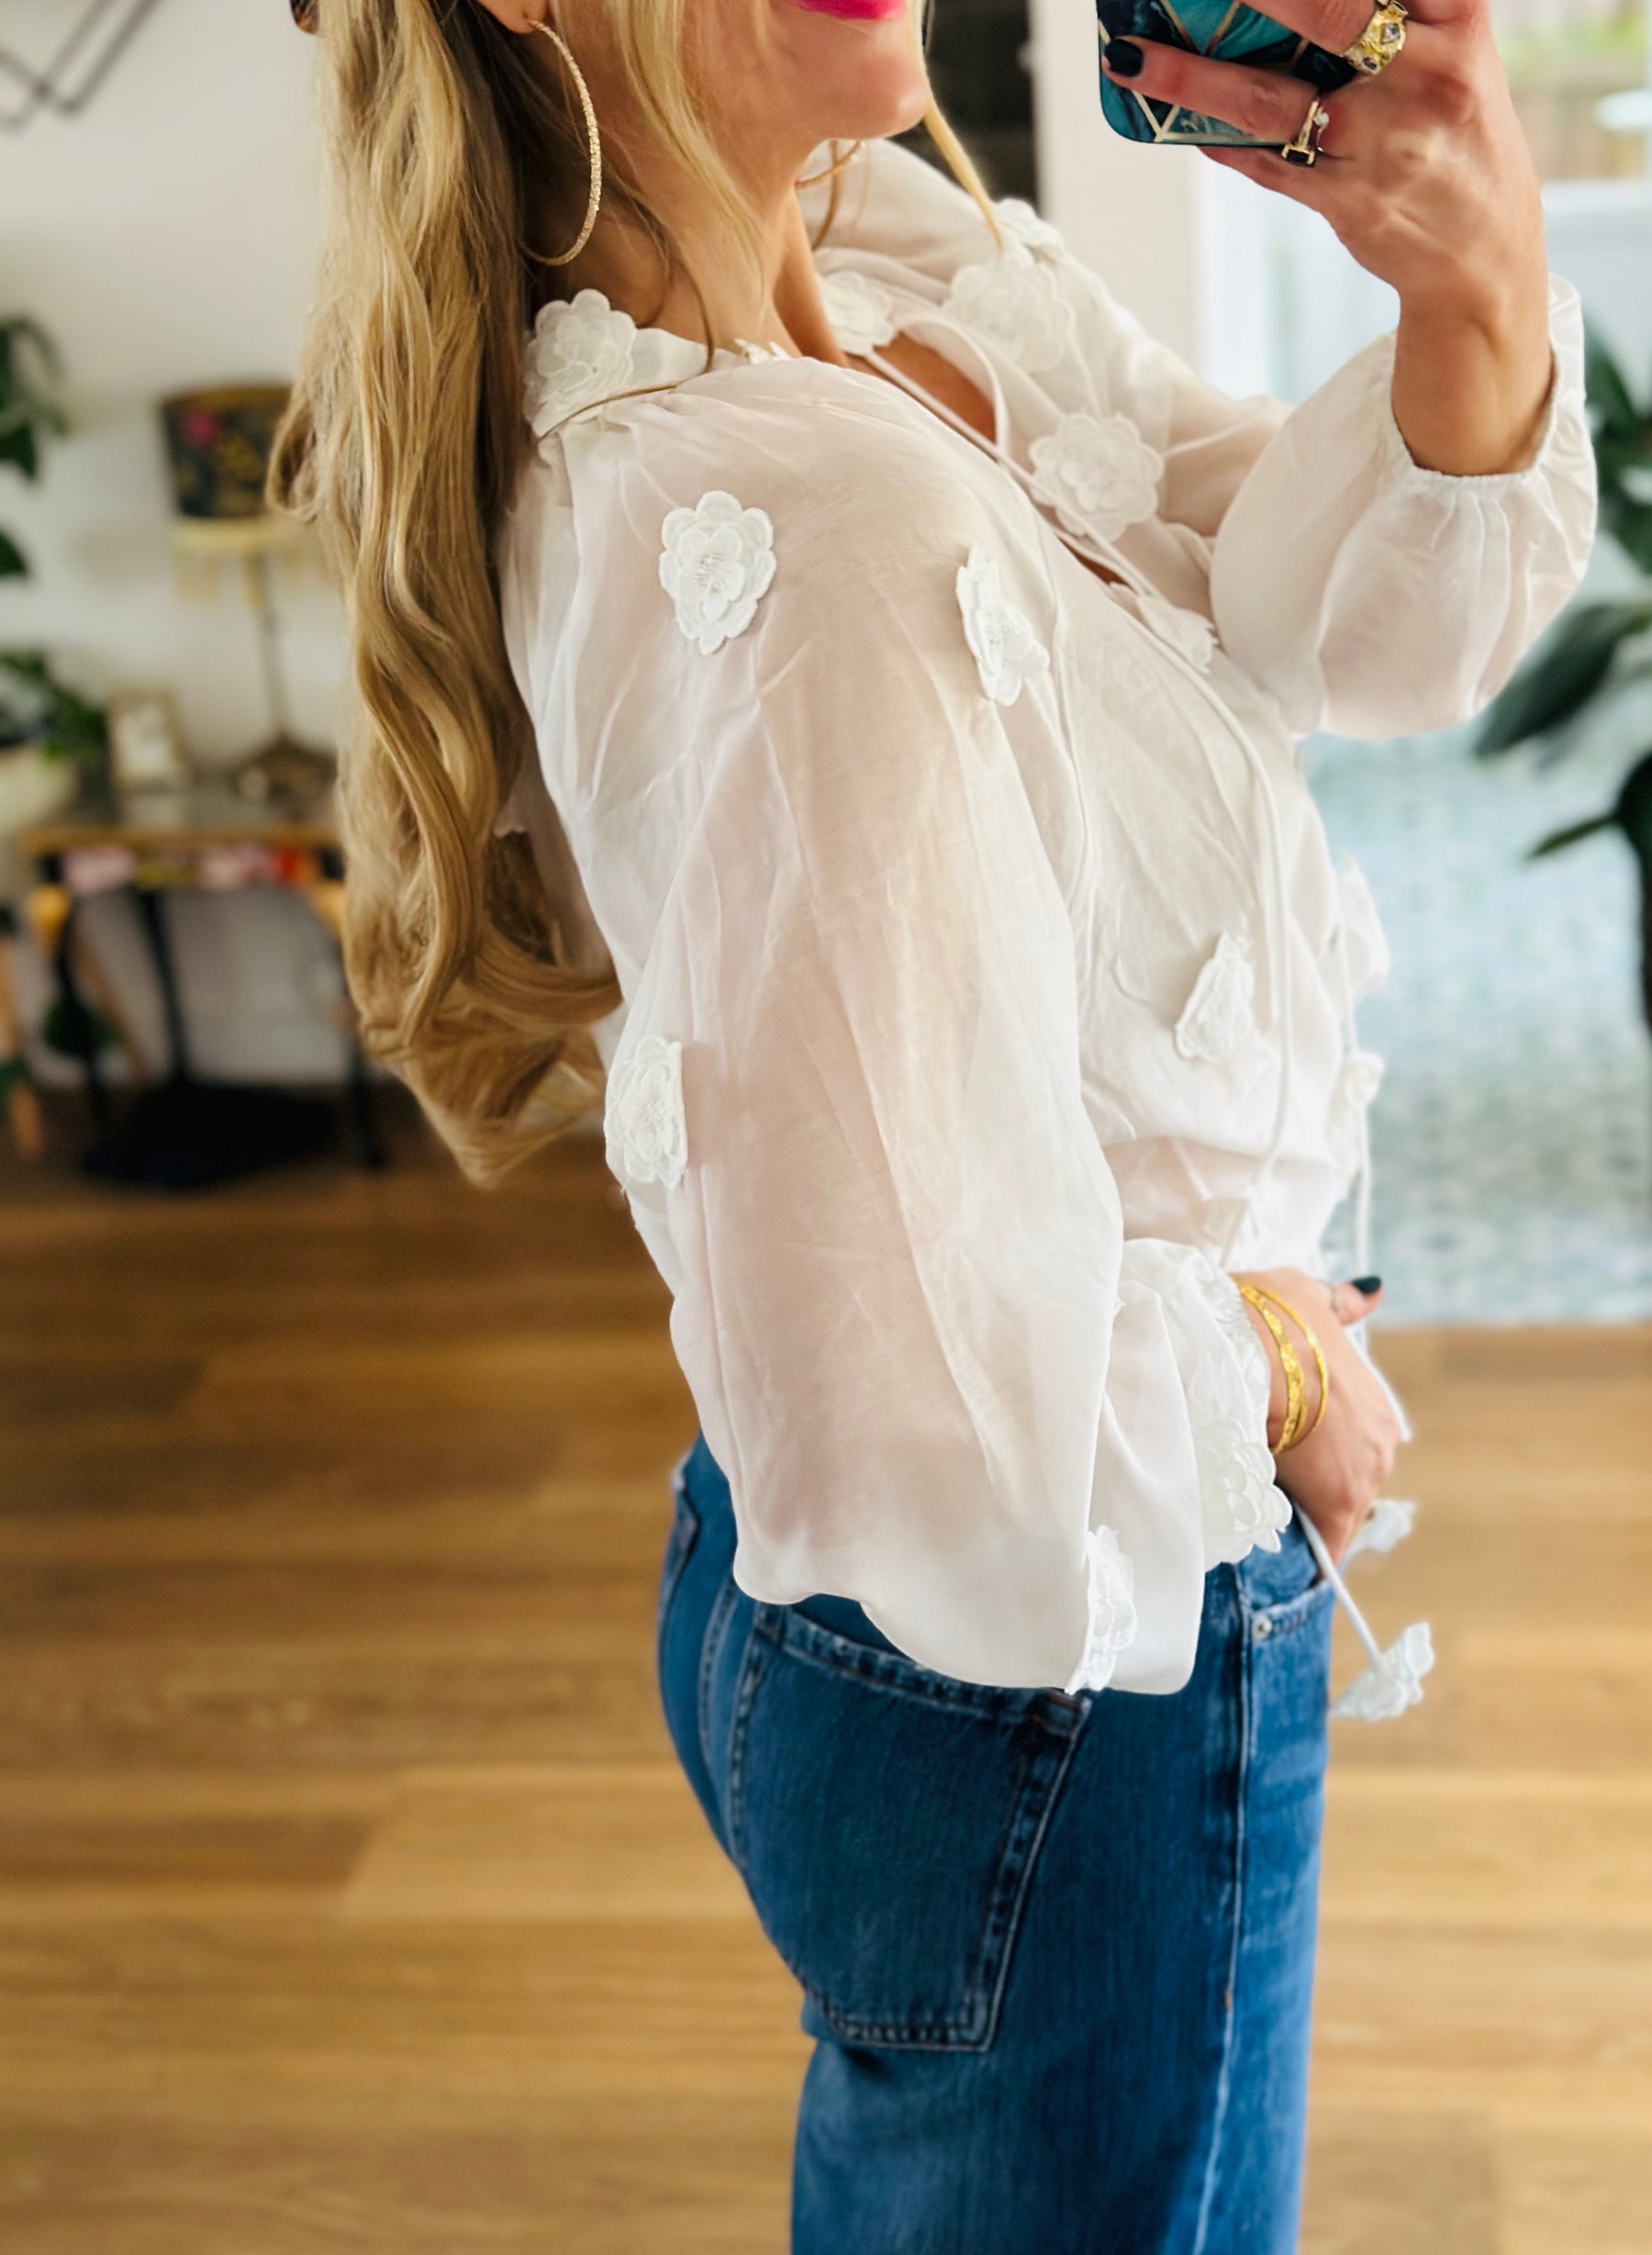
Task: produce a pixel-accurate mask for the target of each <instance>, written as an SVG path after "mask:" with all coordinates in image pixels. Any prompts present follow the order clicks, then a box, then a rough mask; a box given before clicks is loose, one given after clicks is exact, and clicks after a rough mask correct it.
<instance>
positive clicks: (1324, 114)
mask: <svg viewBox="0 0 1652 2255" xmlns="http://www.w3.org/2000/svg"><path fill="white" fill-rule="evenodd" d="M1330 122H1331V113H1330V111H1329V110H1328V109H1327V108H1326V107H1325V106H1324V104H1323V102H1322V101H1321V100H1320V98H1319V96H1318V95H1314V97H1313V99H1312V102H1310V103H1309V105H1308V115H1307V116H1306V117H1304V118H1303V120H1302V129H1301V131H1300V133H1299V134H1298V135H1297V137H1296V139H1295V140H1293V141H1287V142H1286V143H1285V145H1284V147H1283V148H1282V149H1281V150H1280V151H1279V154H1280V155H1281V156H1282V157H1283V158H1284V160H1285V162H1286V163H1287V164H1317V163H1318V162H1319V160H1320V156H1321V154H1322V144H1323V140H1324V138H1325V128H1326V127H1327V126H1328V125H1329V124H1330Z"/></svg>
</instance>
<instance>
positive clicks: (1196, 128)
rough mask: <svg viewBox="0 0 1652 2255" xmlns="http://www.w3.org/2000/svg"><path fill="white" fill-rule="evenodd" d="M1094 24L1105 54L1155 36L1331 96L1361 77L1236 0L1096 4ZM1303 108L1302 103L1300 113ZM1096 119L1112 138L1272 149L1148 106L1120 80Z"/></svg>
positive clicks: (1110, 84) (1104, 86) (1205, 120)
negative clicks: (1116, 44)
mask: <svg viewBox="0 0 1652 2255" xmlns="http://www.w3.org/2000/svg"><path fill="white" fill-rule="evenodd" d="M1096 24H1097V28H1098V30H1099V34H1100V39H1101V46H1102V49H1103V50H1104V51H1105V50H1106V47H1107V43H1108V41H1109V40H1110V39H1156V40H1157V41H1158V42H1159V43H1160V44H1161V45H1162V46H1166V47H1185V48H1187V49H1189V50H1190V51H1191V52H1192V53H1194V54H1199V55H1211V56H1214V57H1215V58H1216V59H1217V60H1218V61H1222V62H1243V63H1245V64H1247V65H1248V66H1249V68H1251V69H1252V70H1256V71H1275V72H1278V73H1282V74H1284V75H1286V76H1288V77H1290V78H1300V80H1301V81H1302V83H1303V84H1304V85H1306V86H1311V87H1312V88H1314V89H1315V90H1316V91H1317V92H1318V93H1320V94H1334V93H1335V91H1336V89H1337V88H1338V87H1339V86H1345V85H1347V84H1349V83H1350V82H1351V81H1352V80H1354V79H1356V78H1357V77H1358V75H1359V73H1357V71H1356V70H1355V68H1354V66H1353V64H1352V63H1351V62H1346V61H1344V59H1343V57H1342V56H1341V55H1333V54H1330V53H1328V52H1327V50H1325V49H1324V48H1323V47H1315V46H1314V45H1313V44H1312V42H1311V41H1310V40H1308V39H1302V38H1301V37H1300V35H1299V34H1298V33H1297V32H1294V31H1287V30H1286V29H1285V28H1284V26H1283V25H1282V24H1276V23H1275V22H1274V21H1273V19H1272V17H1267V16H1263V15H1260V14H1258V12H1257V11H1256V9H1255V8H1247V7H1245V6H1241V5H1240V0H1096ZM1306 109H1307V105H1306V103H1304V104H1303V110H1304V113H1305V112H1306ZM1101 114H1102V116H1103V117H1105V118H1106V119H1107V122H1108V124H1109V125H1110V126H1111V128H1113V130H1114V132H1115V133H1122V134H1123V135H1124V136H1125V138H1126V139H1127V140H1133V141H1160V142H1168V143H1171V144H1178V143H1179V144H1183V145H1189V146H1191V147H1194V148H1202V149H1211V148H1223V149H1277V148H1278V145H1279V144H1278V141H1258V140H1256V138H1255V136H1254V135H1252V134H1249V133H1241V132H1240V131H1239V130H1238V128H1236V127H1234V126H1230V125H1224V124H1222V122H1221V120H1220V119H1218V118H1215V117H1201V116H1200V114H1199V112H1198V111H1197V110H1190V109H1178V107H1176V106H1175V105H1174V104H1172V103H1168V102H1150V101H1148V100H1147V98H1146V96H1145V95H1139V94H1133V93H1132V91H1131V90H1130V88H1129V87H1128V86H1127V85H1125V84H1122V83H1121V82H1120V81H1119V80H1117V79H1112V78H1109V77H1108V76H1107V75H1106V73H1102V78H1101Z"/></svg>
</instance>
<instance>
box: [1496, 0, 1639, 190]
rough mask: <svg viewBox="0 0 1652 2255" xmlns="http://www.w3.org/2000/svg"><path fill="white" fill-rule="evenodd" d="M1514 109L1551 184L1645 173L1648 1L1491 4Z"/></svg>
mask: <svg viewBox="0 0 1652 2255" xmlns="http://www.w3.org/2000/svg"><path fill="white" fill-rule="evenodd" d="M1492 14H1493V17H1494V20H1495V22H1496V25H1497V38H1498V45H1499V46H1500V47H1501V50H1502V57H1503V62H1504V65H1505V67H1506V68H1507V70H1508V73H1509V80H1510V84H1512V87H1513V89H1514V101H1515V106H1516V107H1517V108H1518V110H1519V112H1520V117H1521V122H1522V124H1523V125H1524V127H1525V130H1526V138H1527V140H1529V142H1530V143H1531V148H1532V153H1533V155H1534V157H1535V159H1536V162H1537V169H1538V171H1539V172H1540V173H1542V175H1543V177H1544V179H1545V180H1623V179H1638V178H1643V177H1644V176H1645V175H1646V171H1647V163H1646V149H1647V140H1648V133H1649V132H1652V93H1649V92H1648V73H1647V42H1646V25H1647V15H1648V9H1647V0H1492Z"/></svg>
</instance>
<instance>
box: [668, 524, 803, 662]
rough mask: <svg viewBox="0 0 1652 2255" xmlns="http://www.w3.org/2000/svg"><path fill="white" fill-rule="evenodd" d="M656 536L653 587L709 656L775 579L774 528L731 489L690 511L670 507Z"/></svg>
mask: <svg viewBox="0 0 1652 2255" xmlns="http://www.w3.org/2000/svg"><path fill="white" fill-rule="evenodd" d="M663 537H664V543H665V547H664V554H663V555H662V556H661V558H660V585H661V586H663V587H664V590H665V592H666V594H667V595H668V596H670V597H671V599H672V601H673V602H674V603H675V605H676V622H677V624H678V626H679V627H680V628H681V629H682V631H683V632H684V633H685V634H686V636H687V638H688V640H689V641H690V642H692V643H693V644H694V646H695V648H696V649H697V650H698V652H699V653H700V655H701V656H702V657H707V658H709V657H710V656H712V655H713V654H714V653H716V652H717V651H719V650H720V649H721V648H722V646H723V644H724V643H725V642H729V641H730V640H731V639H732V637H733V636H734V635H736V634H743V633H744V632H745V631H746V629H747V627H749V626H750V625H751V623H752V621H753V619H754V618H755V617H756V616H757V606H758V604H759V603H761V602H762V600H763V598H764V597H765V595H766V594H767V593H768V591H769V588H770V586H771V585H772V584H773V581H774V577H775V528H774V526H773V525H772V524H771V523H770V522H769V519H768V517H767V515H766V513H765V511H764V510H762V509H748V508H742V507H741V505H740V503H739V502H738V501H737V500H736V499H735V498H734V497H733V495H732V494H731V493H709V494H703V495H702V496H701V497H700V498H699V500H698V501H697V502H696V503H695V505H694V507H693V508H691V509H673V510H672V512H671V514H670V516H669V517H667V518H666V519H665V523H664V536H663Z"/></svg>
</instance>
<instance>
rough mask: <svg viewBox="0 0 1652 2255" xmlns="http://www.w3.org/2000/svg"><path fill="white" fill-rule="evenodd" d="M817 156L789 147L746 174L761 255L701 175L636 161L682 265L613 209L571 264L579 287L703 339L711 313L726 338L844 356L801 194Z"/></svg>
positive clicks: (570, 281)
mask: <svg viewBox="0 0 1652 2255" xmlns="http://www.w3.org/2000/svg"><path fill="white" fill-rule="evenodd" d="M808 162H809V152H808V151H805V152H803V153H802V154H801V155H797V154H796V152H792V151H787V152H785V155H784V156H783V157H782V158H781V159H779V160H778V161H776V162H774V163H772V164H771V165H770V166H769V167H768V168H767V172H766V174H765V176H761V177H759V178H756V179H753V178H752V177H751V176H750V174H749V173H748V176H747V177H746V178H745V179H744V180H743V181H742V183H741V185H742V189H743V191H744V193H745V195H747V197H748V199H749V202H750V207H751V208H752V210H753V213H754V215H755V218H756V243H757V256H756V257H755V258H754V259H753V258H751V257H749V256H747V255H745V251H744V246H743V245H741V246H739V248H738V250H736V246H735V245H734V244H733V242H732V241H731V229H730V226H729V223H728V220H727V218H726V217H725V216H724V215H723V214H722V213H721V212H720V211H719V210H717V209H716V208H715V207H713V206H712V205H711V203H710V201H709V198H708V197H707V196H706V195H704V193H703V192H702V191H700V190H699V189H698V187H697V186H696V185H695V184H692V183H688V182H685V181H684V180H683V179H682V178H681V177H680V176H679V177H676V178H675V179H674V178H666V177H663V176H661V175H662V173H664V165H663V164H656V165H654V166H653V167H650V166H647V165H635V164H631V165H628V167H627V170H628V171H629V172H630V173H631V177H632V178H633V179H634V180H635V181H636V184H637V187H638V189H639V191H640V193H641V195H642V197H643V198H644V200H645V201H646V202H647V204H648V207H649V208H650V209H652V210H654V211H660V212H664V213H665V214H667V215H668V217H669V220H670V225H671V229H672V234H673V237H674V239H675V241H676V243H677V245H678V247H679V249H680V251H681V253H682V265H681V266H680V267H674V268H673V270H672V271H671V272H670V273H669V274H665V273H663V271H662V264H661V258H660V252H659V249H658V246H657V245H656V244H655V243H654V242H653V241H652V240H650V239H649V238H648V237H647V236H646V235H645V234H644V233H643V231H642V229H639V228H638V227H637V226H636V225H635V224H634V223H632V222H631V221H630V220H629V219H628V218H625V217H624V216H623V215H622V214H620V213H619V212H617V211H611V210H610V211H605V212H604V213H603V214H602V216H601V217H600V218H598V219H597V226H596V229H595V230H594V232H593V233H592V236H591V240H590V241H589V243H588V244H587V245H586V249H585V250H584V251H582V252H581V253H580V255H579V257H578V258H577V259H576V260H575V262H574V263H573V265H572V266H571V267H569V268H568V269H567V274H566V283H567V288H568V291H569V295H570V296H573V295H575V294H576V293H577V292H578V291H580V290H582V289H596V290H600V291H601V292H602V294H603V296H605V297H606V298H607V299H608V302H609V303H610V305H614V306H618V307H620V308H621V309H622V310H623V311H624V312H626V313H629V314H630V315H631V318H632V319H633V320H634V321H637V322H639V323H641V324H642V325H643V326H646V327H650V328H657V329H672V330H674V331H675V333H676V334H677V335H679V336H683V337H687V338H690V339H692V340H693V341H694V342H696V343H697V344H698V343H702V342H704V340H705V338H706V329H707V325H708V323H709V327H710V332H711V340H712V342H713V343H715V344H718V345H724V346H727V345H732V344H734V343H735V342H737V341H739V342H744V343H749V344H772V345H778V346H780V347H781V348H782V349H783V350H785V351H787V352H800V353H807V354H809V356H811V357H812V358H814V359H817V360H826V361H832V362H833V363H837V364H839V365H842V364H843V359H844V355H843V348H842V347H841V346H840V345H839V343H838V341H837V340H836V338H835V337H834V336H833V334H832V327H831V324H830V322H829V321H828V320H827V318H826V312H825V307H824V306H823V305H822V303H821V298H820V280H819V277H818V276H817V274H816V273H815V266H814V257H813V252H812V251H811V249H810V245H809V230H808V229H807V227H806V226H805V224H804V220H803V213H802V208H801V207H800V205H799V204H798V192H797V182H798V177H799V175H800V173H802V170H803V168H804V166H805V165H806V164H807V163H808ZM651 173H653V177H651V176H650V175H651ZM697 285H698V287H697Z"/></svg>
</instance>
